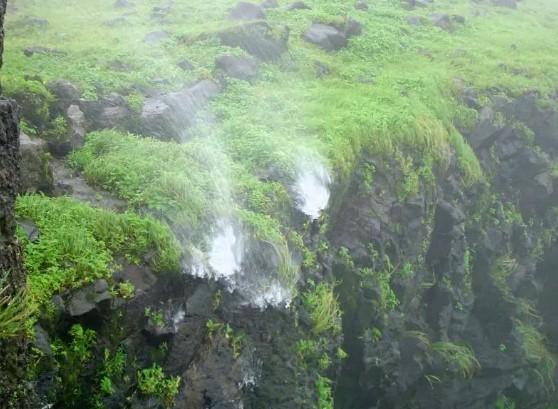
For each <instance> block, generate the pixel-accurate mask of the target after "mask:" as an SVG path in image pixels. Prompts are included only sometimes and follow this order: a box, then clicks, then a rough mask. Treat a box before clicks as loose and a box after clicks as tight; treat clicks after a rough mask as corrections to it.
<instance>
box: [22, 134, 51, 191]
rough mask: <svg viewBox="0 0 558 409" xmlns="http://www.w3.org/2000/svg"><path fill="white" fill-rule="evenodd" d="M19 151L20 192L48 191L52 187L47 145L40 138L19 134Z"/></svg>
mask: <svg viewBox="0 0 558 409" xmlns="http://www.w3.org/2000/svg"><path fill="white" fill-rule="evenodd" d="M19 143H20V145H19V150H20V153H21V184H20V187H19V193H20V194H29V193H37V192H43V193H49V192H51V191H52V189H53V187H54V186H53V178H52V169H51V168H50V166H49V163H48V157H49V156H48V146H47V143H46V142H45V141H43V140H41V139H32V138H30V137H29V136H27V135H26V134H24V133H22V134H21V135H20V142H19Z"/></svg>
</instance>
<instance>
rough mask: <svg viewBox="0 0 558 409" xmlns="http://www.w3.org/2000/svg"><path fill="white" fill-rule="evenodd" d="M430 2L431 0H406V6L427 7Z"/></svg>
mask: <svg viewBox="0 0 558 409" xmlns="http://www.w3.org/2000/svg"><path fill="white" fill-rule="evenodd" d="M431 4H432V0H407V7H409V8H413V7H428V6H430V5H431Z"/></svg>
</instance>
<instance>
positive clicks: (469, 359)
mask: <svg viewBox="0 0 558 409" xmlns="http://www.w3.org/2000/svg"><path fill="white" fill-rule="evenodd" d="M432 350H433V351H434V352H436V353H438V354H439V355H440V357H441V358H442V359H443V360H444V362H446V363H447V364H448V365H452V366H454V367H455V369H456V370H457V372H458V373H459V374H460V375H461V376H462V377H463V378H472V377H473V374H474V373H475V371H477V370H478V369H480V364H479V361H478V360H477V358H476V357H475V353H474V351H473V350H472V349H471V347H469V346H466V345H458V344H454V343H452V342H434V343H432Z"/></svg>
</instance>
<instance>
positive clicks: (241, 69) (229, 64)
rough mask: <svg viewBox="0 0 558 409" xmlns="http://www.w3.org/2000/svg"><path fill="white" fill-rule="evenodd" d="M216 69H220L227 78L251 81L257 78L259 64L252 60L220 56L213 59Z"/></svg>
mask: <svg viewBox="0 0 558 409" xmlns="http://www.w3.org/2000/svg"><path fill="white" fill-rule="evenodd" d="M215 65H216V66H217V68H220V69H222V70H223V71H224V72H225V73H226V74H227V75H228V76H230V77H233V78H238V79H240V80H245V81H251V80H254V79H255V78H257V76H258V72H259V70H260V64H259V63H258V61H257V60H255V59H253V58H246V57H236V56H234V55H220V56H218V57H217V58H216V59H215Z"/></svg>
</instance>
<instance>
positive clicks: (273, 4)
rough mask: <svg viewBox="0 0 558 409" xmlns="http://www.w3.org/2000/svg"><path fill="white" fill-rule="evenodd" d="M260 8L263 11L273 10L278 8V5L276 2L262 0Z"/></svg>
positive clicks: (275, 0) (274, 0) (273, 0)
mask: <svg viewBox="0 0 558 409" xmlns="http://www.w3.org/2000/svg"><path fill="white" fill-rule="evenodd" d="M262 7H263V8H264V9H275V8H277V7H279V3H277V0H263V1H262Z"/></svg>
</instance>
